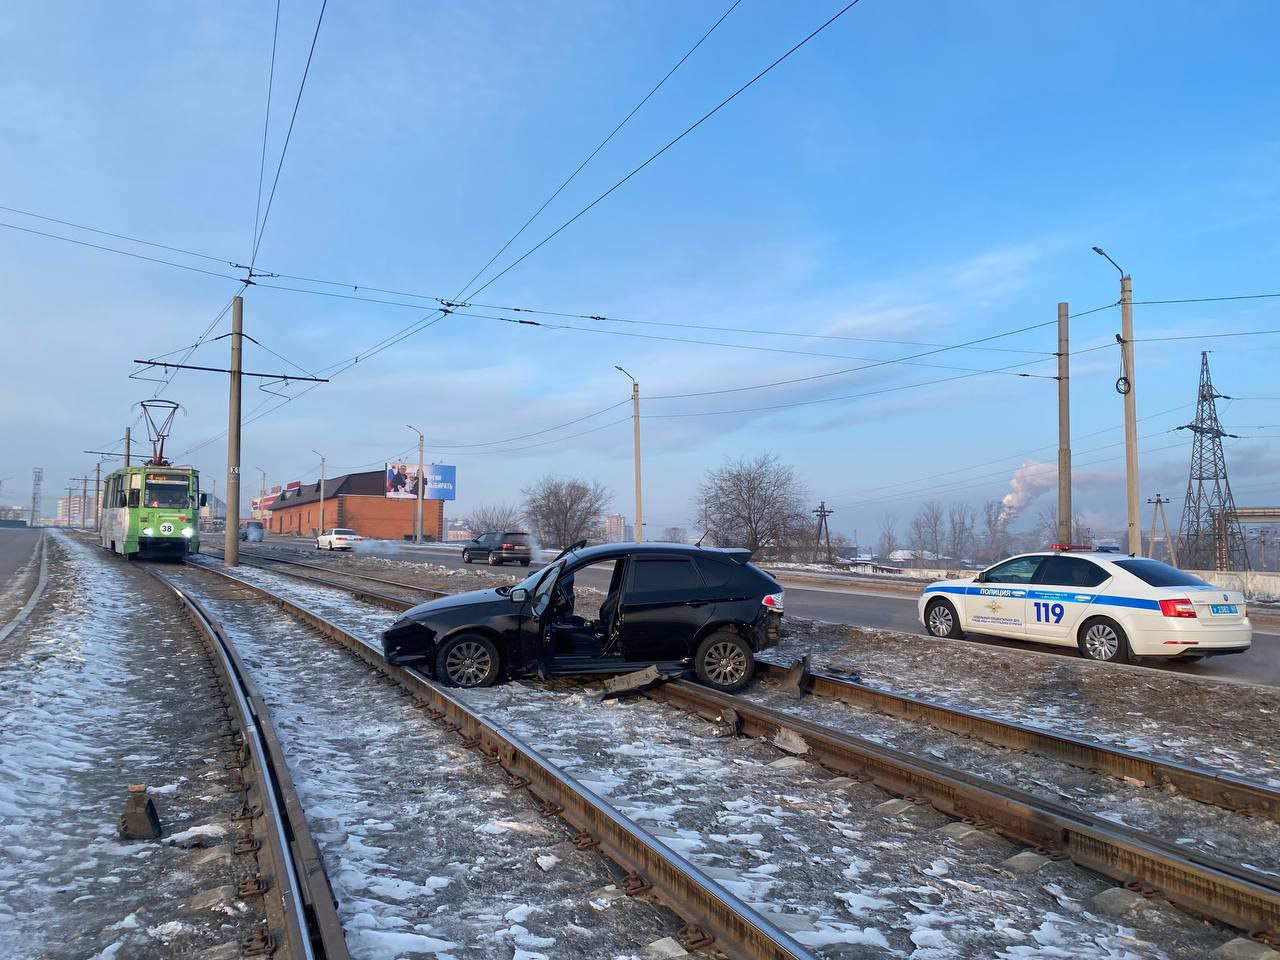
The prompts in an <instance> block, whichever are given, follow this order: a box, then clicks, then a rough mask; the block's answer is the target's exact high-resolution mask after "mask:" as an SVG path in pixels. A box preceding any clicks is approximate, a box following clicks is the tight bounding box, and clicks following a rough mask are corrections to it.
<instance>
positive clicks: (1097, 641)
mask: <svg viewBox="0 0 1280 960" xmlns="http://www.w3.org/2000/svg"><path fill="white" fill-rule="evenodd" d="M1077 642H1078V643H1079V645H1080V655H1081V656H1082V657H1084V658H1085V659H1086V660H1101V661H1102V662H1104V663H1127V662H1128V661H1129V659H1130V657H1129V639H1128V637H1126V636H1125V635H1124V630H1122V629H1121V628H1120V625H1119V624H1118V623H1116V622H1115V621H1114V620H1108V619H1106V618H1105V617H1094V618H1093V619H1092V620H1086V621H1085V622H1084V624H1083V625H1082V626H1081V627H1080V636H1079V638H1078V641H1077Z"/></svg>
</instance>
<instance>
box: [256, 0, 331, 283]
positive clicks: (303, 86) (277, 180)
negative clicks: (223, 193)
mask: <svg viewBox="0 0 1280 960" xmlns="http://www.w3.org/2000/svg"><path fill="white" fill-rule="evenodd" d="M328 5H329V0H322V2H321V4H320V15H319V16H318V17H316V29H315V33H313V34H312V35H311V49H310V50H308V51H307V65H306V66H305V67H303V69H302V82H301V83H299V84H298V96H297V98H296V99H295V100H294V101H293V114H292V115H291V116H290V117H289V129H288V130H287V131H286V132H285V135H284V146H283V147H282V148H281V149H280V162H279V163H278V164H277V165H276V175H275V179H273V180H272V181H271V193H270V194H268V195H267V208H266V209H265V210H264V211H263V213H262V225H261V226H260V227H259V228H258V236H257V238H256V239H255V240H254V241H253V255H252V256H251V257H250V259H249V269H250V272H252V270H253V267H254V264H256V263H257V261H258V247H259V246H260V245H261V244H262V235H263V234H264V233H266V232H267V218H268V217H270V216H271V204H272V203H273V202H274V201H275V198H276V187H278V186H279V185H280V171H281V170H283V169H284V158H285V156H286V155H287V154H288V153H289V141H290V140H291V139H292V138H293V124H294V121H296V120H297V119H298V107H299V106H300V105H301V104H302V91H303V90H305V89H306V88H307V75H308V74H309V73H310V72H311V58H312V57H313V56H315V52H316V41H317V40H318V39H319V38H320V24H322V23H323V22H324V11H325V8H326V7H327V6H328ZM264 149H265V148H264Z"/></svg>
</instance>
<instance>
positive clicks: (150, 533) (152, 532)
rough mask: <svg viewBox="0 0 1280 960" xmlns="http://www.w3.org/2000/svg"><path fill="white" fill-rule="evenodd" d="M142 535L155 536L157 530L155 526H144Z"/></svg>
mask: <svg viewBox="0 0 1280 960" xmlns="http://www.w3.org/2000/svg"><path fill="white" fill-rule="evenodd" d="M142 535H143V536H144V537H154V536H155V535H156V532H155V530H154V529H153V528H151V527H143V528H142Z"/></svg>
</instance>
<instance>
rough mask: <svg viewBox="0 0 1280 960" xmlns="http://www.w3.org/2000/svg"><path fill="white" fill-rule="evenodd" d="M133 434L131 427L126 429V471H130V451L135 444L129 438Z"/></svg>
mask: <svg viewBox="0 0 1280 960" xmlns="http://www.w3.org/2000/svg"><path fill="white" fill-rule="evenodd" d="M131 432H132V431H131V429H130V428H129V427H125V428H124V466H125V469H126V470H127V469H129V463H130V457H129V451H130V450H131V449H132V446H131V445H132V443H133V440H132V439H131V438H130V436H129V434H130V433H131Z"/></svg>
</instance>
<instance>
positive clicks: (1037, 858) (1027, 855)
mask: <svg viewBox="0 0 1280 960" xmlns="http://www.w3.org/2000/svg"><path fill="white" fill-rule="evenodd" d="M1048 862H1049V858H1048V857H1042V856H1041V855H1040V854H1038V853H1035V852H1034V851H1031V850H1023V851H1022V852H1021V853H1016V854H1014V855H1013V856H1012V857H1010V858H1009V859H1008V860H1006V861H1004V863H1003V864H1001V866H1004V867H1006V868H1008V869H1009V870H1012V871H1013V872H1014V873H1035V872H1036V871H1037V870H1039V869H1040V868H1041V867H1043V866H1044V865H1045V864H1046V863H1048Z"/></svg>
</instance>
